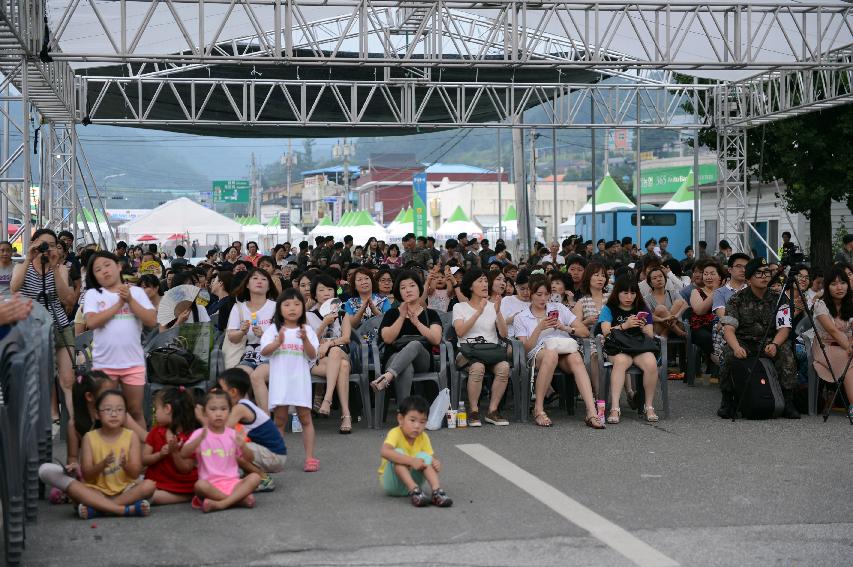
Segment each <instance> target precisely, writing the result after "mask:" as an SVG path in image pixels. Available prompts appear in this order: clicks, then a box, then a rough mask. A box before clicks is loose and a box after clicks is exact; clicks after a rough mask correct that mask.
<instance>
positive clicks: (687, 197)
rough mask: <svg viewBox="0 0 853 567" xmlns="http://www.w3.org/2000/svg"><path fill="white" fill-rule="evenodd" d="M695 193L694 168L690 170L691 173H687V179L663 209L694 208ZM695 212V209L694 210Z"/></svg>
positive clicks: (690, 209)
mask: <svg viewBox="0 0 853 567" xmlns="http://www.w3.org/2000/svg"><path fill="white" fill-rule="evenodd" d="M694 195H695V194H694V193H693V170H692V169H691V170H690V173H688V174H687V179H685V180H684V183H682V184H681V185H680V186H679V187H678V189H677V190H676V191H675V194H674V195H673V196H672V198H671V199H670V200H669V201H667V203H666V204H665V205H664V206H662V207H661V209H667V210H671V209H681V210H689V211H692V210H693V204H694V203H695V201H694V200H693V197H694ZM694 212H695V211H694Z"/></svg>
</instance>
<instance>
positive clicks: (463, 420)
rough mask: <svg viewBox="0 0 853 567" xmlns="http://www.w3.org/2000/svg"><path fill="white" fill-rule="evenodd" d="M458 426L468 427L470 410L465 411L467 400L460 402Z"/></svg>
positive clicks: (457, 415) (457, 418)
mask: <svg viewBox="0 0 853 567" xmlns="http://www.w3.org/2000/svg"><path fill="white" fill-rule="evenodd" d="M456 427H468V412H466V411H465V402H459V411H458V412H456Z"/></svg>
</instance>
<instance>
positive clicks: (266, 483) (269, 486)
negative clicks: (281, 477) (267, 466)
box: [255, 475, 275, 492]
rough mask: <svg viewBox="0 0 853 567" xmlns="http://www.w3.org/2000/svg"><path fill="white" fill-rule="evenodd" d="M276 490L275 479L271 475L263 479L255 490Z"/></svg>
mask: <svg viewBox="0 0 853 567" xmlns="http://www.w3.org/2000/svg"><path fill="white" fill-rule="evenodd" d="M273 490H275V481H274V480H273V479H272V477H271V476H270V475H267V476H265V477H264V478H262V479H261V483H260V484H259V485H258V487H257V488H256V489H255V492H272V491H273Z"/></svg>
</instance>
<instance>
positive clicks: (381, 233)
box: [346, 211, 388, 244]
mask: <svg viewBox="0 0 853 567" xmlns="http://www.w3.org/2000/svg"><path fill="white" fill-rule="evenodd" d="M346 234H349V235H351V236H352V239H353V242H355V243H356V244H364V243H366V242H367V241H368V240H369V239H370V237H371V236H373V237H375V238H377V239H379V240H385V239H387V238H388V236H387V232H386V230H385V227H383V226H382V225H381V224H379V223H378V222H376V221H374V220H373V219H372V218H370V215H369V214H368V213H367V211H358V212H354V213H353V214H352V216H351V219H350V224H349V225H348V226H347V227H346Z"/></svg>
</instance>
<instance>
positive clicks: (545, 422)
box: [533, 411, 554, 427]
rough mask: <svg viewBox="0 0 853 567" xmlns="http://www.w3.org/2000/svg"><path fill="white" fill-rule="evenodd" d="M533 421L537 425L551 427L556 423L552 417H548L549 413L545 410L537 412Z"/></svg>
mask: <svg viewBox="0 0 853 567" xmlns="http://www.w3.org/2000/svg"><path fill="white" fill-rule="evenodd" d="M533 421H535V422H536V425H538V426H539V427H551V426H552V425H554V423H553V422H552V421H551V418H550V417H548V414H547V413H545V412H544V411H543V412H542V413H537V414H536V415H534V416H533Z"/></svg>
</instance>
